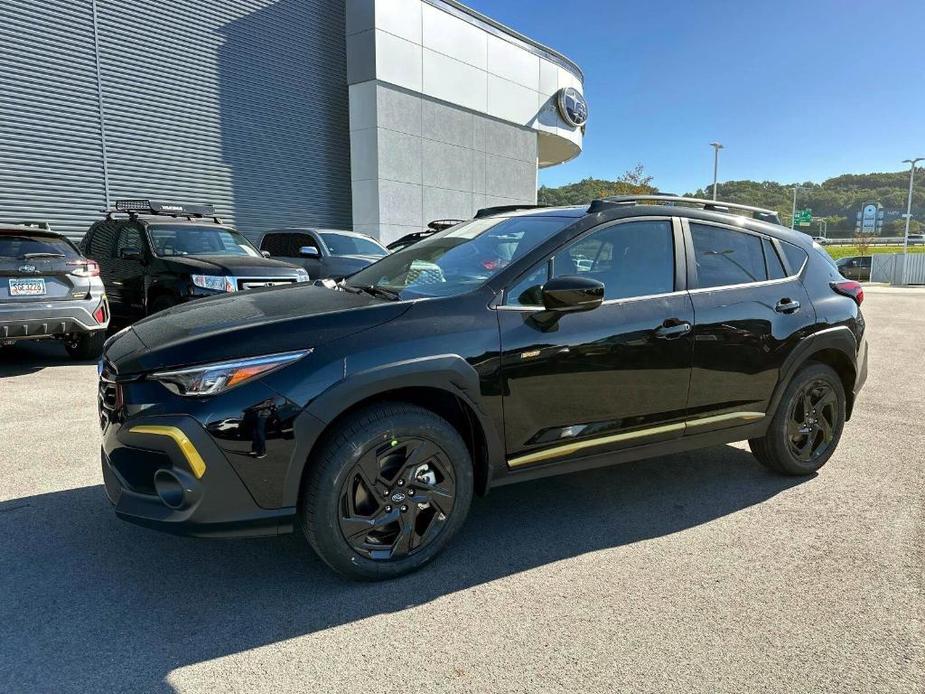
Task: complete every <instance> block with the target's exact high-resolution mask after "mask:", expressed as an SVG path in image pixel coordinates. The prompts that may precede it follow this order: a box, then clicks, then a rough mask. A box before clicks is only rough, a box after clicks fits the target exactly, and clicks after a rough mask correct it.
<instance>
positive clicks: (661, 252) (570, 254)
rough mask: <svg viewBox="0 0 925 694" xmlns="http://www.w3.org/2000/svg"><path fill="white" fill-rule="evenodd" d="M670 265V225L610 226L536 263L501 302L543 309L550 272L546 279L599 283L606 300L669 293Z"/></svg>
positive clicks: (671, 283) (671, 288)
mask: <svg viewBox="0 0 925 694" xmlns="http://www.w3.org/2000/svg"><path fill="white" fill-rule="evenodd" d="M550 260H551V261H552V262H551V263H550V262H549V261H550ZM674 265H675V263H674V238H673V234H672V231H671V222H670V221H668V220H653V221H638V222H624V223H619V224H613V225H611V226H608V227H605V228H604V229H600V230H598V231H594V232H592V233H590V234H588V235H586V236H583V237H581V238H579V239H578V240H577V241H573V242H572V243H571V244H569V245H568V246H566V247H565V248H564V249H562V250H560V251H559V252H558V253H556V254H555V255H554V256H553V257H552V258H551V259H546V260H543V261H542V262H541V263H538V264H537V265H536V266H534V268H533V269H532V270H530V271H529V272H528V273H527V274H526V275H525V276H523V277H522V278H521V279H520V280H519V281H518V282H517V283H516V284H515V285H514V286H512V287H511V288H510V289H509V290H508V291H507V295H506V301H505V303H506V304H507V305H509V306H542V305H543V295H542V285H543V284H544V283H545V282H546V281H547V279H549V278H550V274H549V273H550V272H552V275H551V277H567V276H571V275H579V276H582V277H589V278H591V279H595V280H598V281H600V282H603V283H604V300H605V301H607V300H611V299H627V298H630V297H635V296H648V295H650V294H665V293H668V292H672V291H674V269H675V268H674Z"/></svg>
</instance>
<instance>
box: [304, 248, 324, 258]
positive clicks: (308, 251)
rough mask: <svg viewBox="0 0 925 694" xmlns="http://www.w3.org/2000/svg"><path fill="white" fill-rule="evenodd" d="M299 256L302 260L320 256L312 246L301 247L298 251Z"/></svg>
mask: <svg viewBox="0 0 925 694" xmlns="http://www.w3.org/2000/svg"><path fill="white" fill-rule="evenodd" d="M299 255H300V256H302V257H303V258H317V257H318V256H319V255H321V254H320V253H319V252H318V249H317V248H315V247H314V246H302V247H301V248H300V249H299Z"/></svg>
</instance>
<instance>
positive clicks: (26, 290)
mask: <svg viewBox="0 0 925 694" xmlns="http://www.w3.org/2000/svg"><path fill="white" fill-rule="evenodd" d="M44 295H45V280H44V279H42V278H38V279H28V280H10V296H44Z"/></svg>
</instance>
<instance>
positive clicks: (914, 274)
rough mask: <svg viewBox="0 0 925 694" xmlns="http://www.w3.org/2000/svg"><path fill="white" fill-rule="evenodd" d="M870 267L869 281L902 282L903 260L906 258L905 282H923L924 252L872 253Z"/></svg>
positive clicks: (924, 272) (924, 269)
mask: <svg viewBox="0 0 925 694" xmlns="http://www.w3.org/2000/svg"><path fill="white" fill-rule="evenodd" d="M871 258H872V263H871V268H870V281H871V282H888V283H890V284H903V262H904V260H903V259H904V258H906V259H908V261H907V262H908V264H909V266H908V268H907V269H906V276H905V283H906V284H925V253H910V254H909V255H907V256H904V255H903V254H902V253H874V254H873V255H872V256H871Z"/></svg>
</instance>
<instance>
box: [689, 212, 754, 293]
mask: <svg viewBox="0 0 925 694" xmlns="http://www.w3.org/2000/svg"><path fill="white" fill-rule="evenodd" d="M691 238H692V240H693V242H694V257H695V259H696V262H697V284H698V286H699V287H702V288H707V287H725V286H729V285H732V284H748V283H749V282H762V281H764V280H766V279H768V272H767V268H766V267H765V263H764V250H763V249H762V246H761V237H760V236H755V235H753V234H745V233H743V232H740V231H734V230H732V229H726V228H724V227H715V226H710V225H707V224H691Z"/></svg>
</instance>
